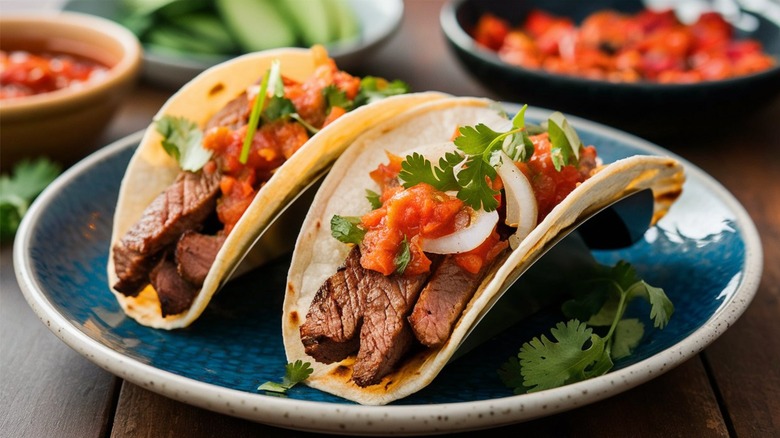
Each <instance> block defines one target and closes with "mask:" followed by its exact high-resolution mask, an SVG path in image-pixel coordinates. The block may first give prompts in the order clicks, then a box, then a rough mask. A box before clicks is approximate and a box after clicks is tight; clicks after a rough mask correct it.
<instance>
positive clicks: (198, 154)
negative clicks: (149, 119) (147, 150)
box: [155, 115, 211, 172]
mask: <svg viewBox="0 0 780 438" xmlns="http://www.w3.org/2000/svg"><path fill="white" fill-rule="evenodd" d="M155 128H156V129H157V132H159V133H160V135H162V136H163V140H162V147H163V149H165V152H166V153H167V154H168V155H170V156H171V157H172V158H173V159H175V160H176V161H177V162H178V163H179V167H180V168H181V169H182V170H188V171H191V172H196V171H198V170H200V169H201V168H202V167H203V165H205V164H206V163H207V162H208V161H209V160H210V159H211V151H209V150H207V149H205V148H204V147H203V131H201V130H200V128H199V127H198V124H197V123H195V122H193V121H192V120H188V119H185V118H184V117H175V116H169V115H165V116H162V117H160V118H159V119H157V120H156V121H155Z"/></svg>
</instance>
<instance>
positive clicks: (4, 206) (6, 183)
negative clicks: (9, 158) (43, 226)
mask: <svg viewBox="0 0 780 438" xmlns="http://www.w3.org/2000/svg"><path fill="white" fill-rule="evenodd" d="M60 172H61V166H60V165H59V164H57V163H54V162H52V161H50V160H49V159H48V158H43V157H41V158H37V159H34V160H33V159H24V160H21V161H19V162H18V163H16V164H15V165H14V167H13V170H12V175H5V174H4V175H2V176H0V240H6V239H13V237H14V235H15V234H16V230H17V228H19V224H20V223H21V222H22V218H23V217H24V215H25V213H27V209H28V208H29V207H30V204H31V203H32V201H33V200H34V199H35V198H36V197H37V196H38V195H39V194H40V193H41V192H42V191H43V189H45V188H46V186H48V185H49V184H50V183H51V182H52V181H54V179H55V178H57V176H58V175H59V174H60Z"/></svg>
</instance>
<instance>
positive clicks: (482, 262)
mask: <svg viewBox="0 0 780 438" xmlns="http://www.w3.org/2000/svg"><path fill="white" fill-rule="evenodd" d="M508 246H509V242H508V241H506V240H503V241H502V240H501V237H500V236H499V235H498V233H497V232H496V231H495V230H494V231H493V233H492V234H491V235H490V237H488V238H487V239H485V241H484V242H482V244H481V245H479V246H478V247H476V248H474V249H472V250H471V251H468V252H464V253H460V254H453V256H452V257H453V259H454V260H455V263H456V264H457V265H458V266H460V267H461V268H463V269H465V270H466V271H468V272H471V273H472V274H476V273H478V272H479V271H480V270H482V268H484V267H485V266H486V265H487V264H488V263H490V262H491V261H493V259H495V258H496V256H497V255H498V254H500V253H501V251H503V250H505V249H506V248H507V247H508Z"/></svg>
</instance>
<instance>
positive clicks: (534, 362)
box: [517, 319, 610, 392]
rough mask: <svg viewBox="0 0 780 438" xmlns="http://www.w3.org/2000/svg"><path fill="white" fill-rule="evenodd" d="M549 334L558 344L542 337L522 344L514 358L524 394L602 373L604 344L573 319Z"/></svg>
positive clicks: (560, 324) (582, 324)
mask: <svg viewBox="0 0 780 438" xmlns="http://www.w3.org/2000/svg"><path fill="white" fill-rule="evenodd" d="M551 333H552V336H553V337H554V339H555V340H557V341H558V342H554V341H550V340H549V339H548V338H547V337H546V336H545V335H542V337H541V339H540V338H534V339H533V340H531V342H526V343H525V344H523V346H522V347H521V348H520V352H519V353H518V355H517V357H518V358H519V359H520V363H521V364H522V371H521V373H522V375H523V378H524V379H523V386H525V387H527V388H529V390H528V392H536V391H542V390H545V389H550V388H555V387H558V386H562V385H565V384H568V383H572V382H578V381H581V380H585V379H587V378H590V377H594V376H595V375H598V374H597V373H601V372H602V371H603V368H604V366H603V364H604V363H607V362H610V361H609V360H608V359H609V355H608V353H607V351H606V348H605V346H606V344H605V342H604V340H603V339H602V338H601V337H599V336H598V335H595V334H593V330H592V329H591V328H589V327H588V326H587V325H586V324H584V323H581V322H580V321H577V320H576V319H573V320H570V321H569V322H568V323H562V322H561V323H558V324H557V325H556V326H555V328H553V329H552V330H551ZM589 342H590V345H589V346H586V344H588V343H589ZM605 355H606V356H605Z"/></svg>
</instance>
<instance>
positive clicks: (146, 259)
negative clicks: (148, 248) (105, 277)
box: [114, 245, 159, 297]
mask: <svg viewBox="0 0 780 438" xmlns="http://www.w3.org/2000/svg"><path fill="white" fill-rule="evenodd" d="M158 261H159V257H158V256H157V255H156V254H152V255H143V254H141V253H139V252H138V251H133V250H132V249H129V248H127V247H125V246H123V245H116V246H115V247H114V271H116V274H117V277H119V280H118V281H117V282H116V283H115V284H114V289H116V290H117V291H119V292H121V293H123V294H125V295H127V296H131V297H134V296H136V295H138V294H139V293H140V292H141V291H142V290H143V288H144V287H146V285H147V284H149V272H150V271H151V270H152V268H154V266H155V265H156V264H157V262H158Z"/></svg>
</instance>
